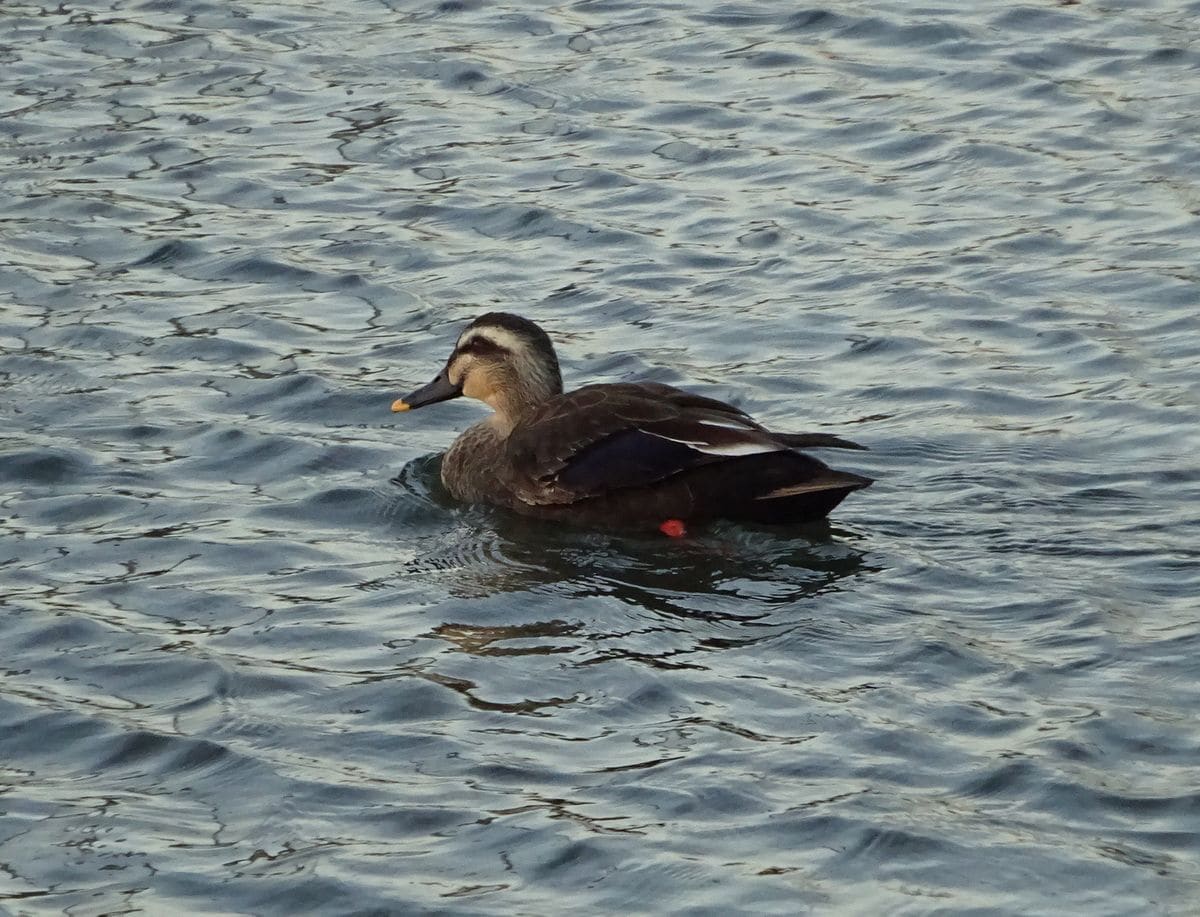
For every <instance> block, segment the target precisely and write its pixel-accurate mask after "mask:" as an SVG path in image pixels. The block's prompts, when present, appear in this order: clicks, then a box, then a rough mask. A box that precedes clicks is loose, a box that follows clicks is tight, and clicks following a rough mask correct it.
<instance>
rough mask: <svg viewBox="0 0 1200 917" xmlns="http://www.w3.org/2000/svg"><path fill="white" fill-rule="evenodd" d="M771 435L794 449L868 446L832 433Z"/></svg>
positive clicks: (860, 447)
mask: <svg viewBox="0 0 1200 917" xmlns="http://www.w3.org/2000/svg"><path fill="white" fill-rule="evenodd" d="M771 435H772V436H773V437H774V438H775V439H776V440H777V441H779V442H781V443H783V444H784V445H785V446H791V447H792V448H793V449H805V448H807V449H862V450H863V451H867V447H866V446H860V445H859V444H858V443H855V442H851V441H850V440H848V439H842V438H841V437H840V436H834V435H833V434H832V433H774V432H772V433H771Z"/></svg>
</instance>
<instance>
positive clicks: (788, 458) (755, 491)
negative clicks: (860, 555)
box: [726, 447, 873, 525]
mask: <svg viewBox="0 0 1200 917" xmlns="http://www.w3.org/2000/svg"><path fill="white" fill-rule="evenodd" d="M842 448H853V447H842ZM742 462H743V463H744V473H743V474H742V475H739V477H741V480H742V483H741V486H737V485H735V486H734V488H733V489H734V490H735V491H737V495H736V499H735V501H734V503H735V505H733V506H729V507H728V508H727V511H726V512H727V517H728V518H733V519H743V520H746V521H749V522H762V523H766V524H768V525H784V524H788V523H796V522H812V521H815V520H818V519H824V518H825V517H826V516H827V515H829V512H830V510H832V509H833V508H834V507H835V506H837V505H838V504H839V503H841V502H842V500H844V499H845V498H846V495H847V494H849V493H852V492H853V491H856V490H861V489H862V488H864V487H869V486H870V485H871V484H872V483H873V479H871V478H868V477H866V476H865V475H861V474H854V473H853V472H849V471H838V470H837V469H834V468H830V467H829V466H828V465H826V464H825V463H824V462H821V461H818V460H817V459H815V458H813V457H812V456H809V455H803V454H800V453H796V452H776V453H768V454H766V455H760V456H749V457H747V459H743V460H742ZM751 466H753V467H751ZM739 470H743V469H739ZM729 471H733V469H732V468H730V469H729Z"/></svg>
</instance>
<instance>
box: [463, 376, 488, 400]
mask: <svg viewBox="0 0 1200 917" xmlns="http://www.w3.org/2000/svg"><path fill="white" fill-rule="evenodd" d="M463 394H464V395H466V396H467V397H468V398H478V399H479V400H480V401H487V400H488V399H489V398H490V397H491V395H492V389H491V386H489V385H488V384H487V380H486V379H483V378H481V377H480V376H479V374H477V373H472V374H471V375H469V376H467V381H466V384H465V385H464V386H463Z"/></svg>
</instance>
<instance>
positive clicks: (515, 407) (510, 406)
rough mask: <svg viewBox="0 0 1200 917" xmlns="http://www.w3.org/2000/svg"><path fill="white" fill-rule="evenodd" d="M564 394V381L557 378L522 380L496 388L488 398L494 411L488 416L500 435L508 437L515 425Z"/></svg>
mask: <svg viewBox="0 0 1200 917" xmlns="http://www.w3.org/2000/svg"><path fill="white" fill-rule="evenodd" d="M561 394H562V383H561V382H559V381H558V380H557V379H556V380H554V381H553V383H552V382H551V381H550V380H546V381H545V382H543V381H542V380H540V379H538V380H528V379H527V380H521V381H519V382H517V383H516V384H513V385H509V386H505V387H503V388H500V389H497V390H495V392H494V394H493V395H492V397H490V398H488V399H487V402H488V404H489V405H491V408H492V411H493V412H494V413H493V414H492V416H491V417H489V418H488V421H487V422H488V425H489V426H491V427H492V428H493V429H494V430H495V431H496V432H497V433H498V434H499V435H500V436H502V437H506V436H508V434H509V433H511V432H512V430H513V427H515V426H516V425H517V424H519V423H520V422H521V421H522V420H523V419H524V418H525V417H526V416H527V415H528V414H530V413H532V412H533V411H534V410H536V409H537V408H538V407H540V406H541V405H542V404H543V403H545V402H546V401H547V400H548V399H550V398H553V397H554V396H555V395H561Z"/></svg>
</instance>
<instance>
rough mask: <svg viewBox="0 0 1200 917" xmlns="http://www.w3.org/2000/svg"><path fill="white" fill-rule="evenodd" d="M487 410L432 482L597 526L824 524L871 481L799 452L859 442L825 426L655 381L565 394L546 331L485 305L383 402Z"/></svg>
mask: <svg viewBox="0 0 1200 917" xmlns="http://www.w3.org/2000/svg"><path fill="white" fill-rule="evenodd" d="M463 396H465V397H467V398H474V399H476V400H478V401H482V402H483V403H484V404H486V405H488V406H489V407H490V408H491V409H492V412H491V414H490V415H489V416H488V417H487V418H485V419H484V420H482V421H480V422H478V423H476V424H474V425H473V426H471V427H469V428H467V429H466V430H465V431H463V432H462V433H461V434H460V435H459V437H458V438H457V439H456V440H455V441H454V443H453V444H452V445H451V446H450V448H449V449H448V450H447V451H446V452H445V454H444V455H443V457H442V462H441V472H440V474H441V479H442V483H443V484H444V485H445V487H446V489H447V490H448V491H449V493H450V494H451V496H453V497H454V498H455V499H456V500H458V501H461V502H463V503H487V504H492V505H495V506H500V507H503V508H505V509H508V510H511V511H513V512H516V513H519V514H521V515H523V516H531V517H536V518H540V519H545V520H550V521H556V522H562V523H569V524H574V525H578V526H585V527H592V528H605V529H639V528H657V529H659V530H661V531H662V532H664V533H665V534H669V535H682V534H685V533H686V531H687V527H688V526H691V525H703V524H706V523H710V522H714V521H717V520H729V521H733V522H750V523H764V524H768V525H783V524H795V523H806V522H814V521H818V520H821V519H824V518H825V517H826V516H827V515H828V514H829V512H830V511H831V510H832V509H833V508H834V507H836V506H837V505H838V504H839V503H841V502H842V500H843V499H844V498H845V497H846V496H847V495H848V494H850V493H851V492H853V491H856V490H861V489H862V488H864V487H867V486H869V485H870V484H872V483H873V481H872V479H871V478H868V477H865V476H864V475H860V474H854V473H852V472H848V471H838V470H835V469H833V468H830V467H829V466H828V465H826V464H825V463H824V462H822V461H821V460H820V459H817V458H814V457H813V456H811V455H808V454H807V453H806V452H805V451H803V450H805V449H812V448H834V449H864V448H865V447H864V446H860V445H859V444H858V443H855V442H851V441H850V440H846V439H842V438H841V437H839V436H835V435H833V434H829V433H778V432H774V431H771V430H768V429H767V428H766V427H764V426H763V425H761V424H759V423H758V422H756V421H755V420H754V419H753V418H751V417H750V416H749V415H748V414H747V413H746V412H744V411H742V410H740V409H739V408H736V407H734V406H733V405H730V404H726V403H725V402H723V401H718V400H716V399H713V398H707V397H704V396H702V395H697V394H694V393H692V392H688V391H685V390H683V389H679V388H675V387H674V386H671V385H664V384H662V383H659V382H603V383H597V384H592V385H584V386H582V387H580V388H577V389H575V390H574V391H570V392H566V391H564V390H563V381H562V373H561V371H560V369H559V363H558V355H557V354H556V352H555V349H554V344H553V342H552V341H551V339H550V336H549V335H548V334H546V332H545V331H543V330H542V329H541V328H540V327H538V325H536V324H535V323H534V322H532V321H530V320H529V319H527V318H523V317H521V316H519V315H513V314H511V313H508V312H489V313H487V314H485V315H480V316H479V317H478V318H476V319H474V320H473V321H471V322H470V323H469V324H468V325H467V326H466V327H465V328H464V329H463V330H462V332H461V333H460V334H459V336H458V339H457V341H456V342H455V345H454V349H453V351H452V352H451V354H450V356H449V358H448V359H447V360H446V363H445V365H444V366H443V367H442V369H441V371H440V372H439V373H438V374H437V376H435V377H434V379H433V380H432V381H431V382H429V383H428V384H427V385H424V386H422V387H420V388H418V389H417V390H416V391H414V392H412V393H411V394H409V395H406V396H404V397H403V398H399V399H397V400H395V401H394V402H393V403H392V411H393V412H407V411H413V410H416V409H418V408H425V407H428V406H429V405H433V404H438V403H440V402H443V401H449V400H450V399H452V398H459V397H463Z"/></svg>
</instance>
